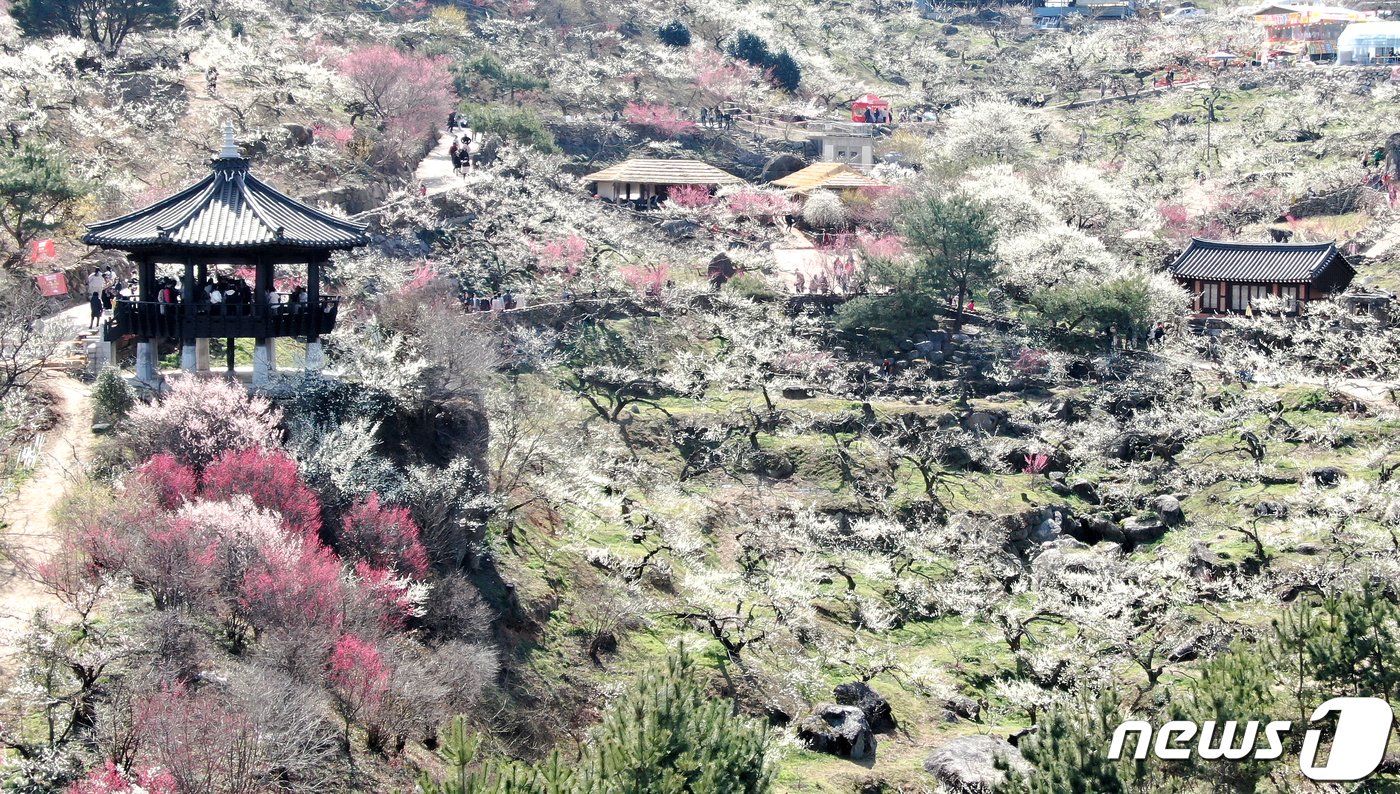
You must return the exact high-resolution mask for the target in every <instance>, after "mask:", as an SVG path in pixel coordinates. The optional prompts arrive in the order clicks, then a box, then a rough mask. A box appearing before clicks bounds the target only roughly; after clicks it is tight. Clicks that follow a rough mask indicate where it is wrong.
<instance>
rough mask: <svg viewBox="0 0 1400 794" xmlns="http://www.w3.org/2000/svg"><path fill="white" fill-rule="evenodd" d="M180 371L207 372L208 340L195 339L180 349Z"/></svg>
mask: <svg viewBox="0 0 1400 794" xmlns="http://www.w3.org/2000/svg"><path fill="white" fill-rule="evenodd" d="M180 369H182V370H184V371H185V372H208V371H209V340H208V339H196V340H194V342H193V343H189V342H186V343H185V344H184V345H183V346H182V347H181V348H180Z"/></svg>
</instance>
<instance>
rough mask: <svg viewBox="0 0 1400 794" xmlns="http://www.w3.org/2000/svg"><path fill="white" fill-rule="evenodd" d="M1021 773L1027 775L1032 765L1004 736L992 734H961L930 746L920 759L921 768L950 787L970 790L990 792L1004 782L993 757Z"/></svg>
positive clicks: (1002, 772)
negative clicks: (998, 736)
mask: <svg viewBox="0 0 1400 794" xmlns="http://www.w3.org/2000/svg"><path fill="white" fill-rule="evenodd" d="M998 758H1001V759H1004V761H1003V763H1004V764H1005V765H1006V766H1007V767H1009V768H1011V769H1014V770H1015V771H1016V773H1017V774H1019V775H1022V776H1024V777H1030V774H1031V772H1032V771H1033V770H1034V767H1032V766H1031V763H1030V762H1029V761H1027V760H1026V759H1025V758H1023V757H1022V756H1021V751H1020V750H1017V749H1016V748H1015V747H1012V746H1011V743H1010V742H1008V741H1006V740H1005V739H999V738H997V737H995V736H964V737H963V738H961V739H954V740H953V741H951V742H948V743H947V744H944V745H942V746H941V747H939V748H938V749H937V750H934V751H933V752H932V753H930V754H929V756H928V757H927V758H925V759H924V770H925V771H927V772H929V773H931V774H932V775H933V776H934V777H935V778H938V782H940V783H942V784H943V785H945V786H947V787H948V788H950V789H953V790H954V791H965V792H969V793H970V794H991V792H992V790H993V789H995V788H996V787H997V786H998V785H1000V784H1001V783H1003V782H1005V780H1006V772H1005V771H1003V770H1002V769H1000V768H998V766H997V759H998Z"/></svg>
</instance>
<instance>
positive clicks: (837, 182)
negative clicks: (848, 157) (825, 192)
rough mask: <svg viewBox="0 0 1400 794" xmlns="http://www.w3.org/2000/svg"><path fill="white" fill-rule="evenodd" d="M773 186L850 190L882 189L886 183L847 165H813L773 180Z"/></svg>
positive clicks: (792, 188)
mask: <svg viewBox="0 0 1400 794" xmlns="http://www.w3.org/2000/svg"><path fill="white" fill-rule="evenodd" d="M773 184H775V185H777V186H778V187H785V188H789V189H791V190H815V189H817V188H828V189H831V190H849V189H853V188H862V187H881V186H882V185H883V184H884V183H882V182H880V181H879V180H878V179H871V178H870V177H868V176H866V175H865V174H862V173H861V172H859V171H857V170H856V169H854V168H852V167H850V166H849V165H846V164H845V163H812V164H811V165H809V166H807V167H806V168H803V169H802V170H801V171H796V172H793V173H791V174H788V175H787V176H785V177H783V178H782V179H775V180H773Z"/></svg>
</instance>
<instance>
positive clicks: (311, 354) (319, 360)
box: [304, 339, 326, 372]
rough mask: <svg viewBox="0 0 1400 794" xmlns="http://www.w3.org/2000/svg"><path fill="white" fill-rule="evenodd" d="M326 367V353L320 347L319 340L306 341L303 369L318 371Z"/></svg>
mask: <svg viewBox="0 0 1400 794" xmlns="http://www.w3.org/2000/svg"><path fill="white" fill-rule="evenodd" d="M325 368H326V353H325V351H324V350H322V349H321V340H319V339H317V340H316V341H314V342H307V343H306V364H305V365H304V369H305V370H306V371H307V372H320V371H321V370H323V369H325Z"/></svg>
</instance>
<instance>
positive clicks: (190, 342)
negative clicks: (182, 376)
mask: <svg viewBox="0 0 1400 794" xmlns="http://www.w3.org/2000/svg"><path fill="white" fill-rule="evenodd" d="M196 289H197V287H196V286H195V281H194V259H193V258H191V257H188V256H187V257H185V274H184V276H182V277H181V278H180V307H179V309H177V313H178V314H179V315H182V316H183V315H186V314H190V315H192V314H194V295H195V290H196ZM182 324H183V323H182ZM180 369H181V370H183V371H185V372H195V371H197V370H198V369H199V355H198V348H197V347H196V346H195V339H194V338H193V337H185V338H183V339H181V340H180Z"/></svg>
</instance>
